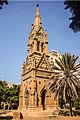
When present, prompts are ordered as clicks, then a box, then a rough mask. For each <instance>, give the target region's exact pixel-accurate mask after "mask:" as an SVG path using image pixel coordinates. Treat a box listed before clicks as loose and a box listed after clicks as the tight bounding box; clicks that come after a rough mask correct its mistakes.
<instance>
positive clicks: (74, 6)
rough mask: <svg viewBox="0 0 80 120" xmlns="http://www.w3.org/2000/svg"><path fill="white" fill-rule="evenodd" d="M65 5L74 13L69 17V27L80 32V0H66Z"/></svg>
mask: <svg viewBox="0 0 80 120" xmlns="http://www.w3.org/2000/svg"><path fill="white" fill-rule="evenodd" d="M64 5H65V6H66V7H65V9H69V10H70V12H71V13H72V17H71V18H69V19H70V20H71V23H70V25H69V28H71V29H72V30H73V31H74V32H78V31H79V32H80V1H78V0H73V1H72V0H65V2H64Z"/></svg>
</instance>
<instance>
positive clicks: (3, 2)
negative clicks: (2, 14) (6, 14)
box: [0, 0, 8, 9]
mask: <svg viewBox="0 0 80 120" xmlns="http://www.w3.org/2000/svg"><path fill="white" fill-rule="evenodd" d="M4 4H6V5H8V1H7V0H0V9H2V7H3V5H4Z"/></svg>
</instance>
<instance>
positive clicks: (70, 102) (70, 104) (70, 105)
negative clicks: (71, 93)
mask: <svg viewBox="0 0 80 120" xmlns="http://www.w3.org/2000/svg"><path fill="white" fill-rule="evenodd" d="M69 107H70V115H71V116H73V115H72V101H71V97H69Z"/></svg>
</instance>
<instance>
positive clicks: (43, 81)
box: [19, 5, 57, 111]
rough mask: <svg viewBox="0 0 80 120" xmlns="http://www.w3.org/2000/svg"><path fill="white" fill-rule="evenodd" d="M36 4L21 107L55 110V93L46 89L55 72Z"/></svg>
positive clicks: (23, 73) (23, 78) (20, 100)
mask: <svg viewBox="0 0 80 120" xmlns="http://www.w3.org/2000/svg"><path fill="white" fill-rule="evenodd" d="M38 8H39V5H37V6H36V15H35V18H34V23H33V24H32V29H31V32H30V33H29V36H28V55H27V57H26V61H25V62H24V63H23V65H22V80H21V89H20V98H19V109H22V110H23V109H24V110H30V111H39V110H53V109H55V108H56V106H57V101H54V94H53V93H52V92H50V91H49V90H47V89H46V85H47V83H48V82H49V79H50V76H51V74H52V73H53V71H52V70H51V64H50V61H49V54H48V37H47V32H46V33H45V31H44V29H43V27H42V23H41V19H40V14H39V9H38Z"/></svg>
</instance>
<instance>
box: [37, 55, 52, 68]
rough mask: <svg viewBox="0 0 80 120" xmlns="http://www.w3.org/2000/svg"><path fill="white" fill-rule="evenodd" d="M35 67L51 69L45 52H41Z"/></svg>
mask: <svg viewBox="0 0 80 120" xmlns="http://www.w3.org/2000/svg"><path fill="white" fill-rule="evenodd" d="M36 68H42V69H44V70H51V67H50V65H49V62H48V60H47V58H46V55H45V53H43V55H42V57H41V59H40V61H39V63H38V65H37V66H36Z"/></svg>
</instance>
